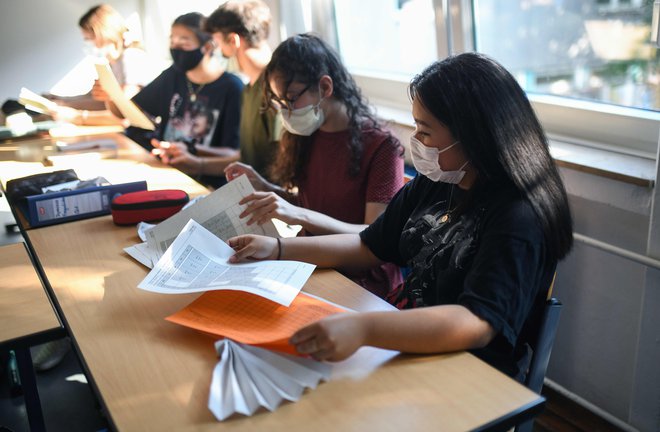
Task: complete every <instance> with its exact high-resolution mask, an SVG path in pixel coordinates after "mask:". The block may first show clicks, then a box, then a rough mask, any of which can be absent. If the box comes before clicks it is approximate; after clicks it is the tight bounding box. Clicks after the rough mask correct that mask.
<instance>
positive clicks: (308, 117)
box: [282, 98, 325, 136]
mask: <svg viewBox="0 0 660 432" xmlns="http://www.w3.org/2000/svg"><path fill="white" fill-rule="evenodd" d="M322 101H323V98H321V100H320V101H319V103H317V104H316V105H307V106H306V107H302V108H298V109H294V110H289V109H286V108H282V126H284V128H285V129H286V130H288V131H289V132H291V133H292V134H294V135H302V136H310V135H311V134H313V133H314V132H316V130H317V129H318V128H320V127H321V125H322V124H323V122H324V121H325V116H324V115H323V110H322V109H321V102H322Z"/></svg>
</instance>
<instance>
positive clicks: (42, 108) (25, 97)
mask: <svg viewBox="0 0 660 432" xmlns="http://www.w3.org/2000/svg"><path fill="white" fill-rule="evenodd" d="M18 101H19V102H20V103H22V104H23V105H24V106H25V107H26V108H27V109H29V110H32V111H36V112H40V113H42V114H48V113H49V112H50V111H54V110H55V109H57V104H56V103H55V102H53V101H51V100H48V99H46V98H45V97H43V96H40V95H38V94H36V93H35V92H33V91H30V90H28V89H26V88H25V87H21V92H20V93H19V95H18Z"/></svg>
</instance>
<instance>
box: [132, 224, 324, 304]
mask: <svg viewBox="0 0 660 432" xmlns="http://www.w3.org/2000/svg"><path fill="white" fill-rule="evenodd" d="M149 232H151V231H149ZM232 255H234V250H233V249H232V248H231V247H229V246H228V245H227V244H226V243H225V242H223V241H222V240H220V239H219V238H218V237H216V236H215V235H213V234H212V233H211V232H209V231H208V230H207V229H205V228H204V227H203V226H201V225H200V224H198V223H197V222H195V221H194V220H191V221H189V222H188V223H187V224H186V226H185V227H184V228H183V230H182V231H181V233H180V234H179V235H178V236H177V238H176V239H175V240H174V242H173V243H172V245H171V246H170V247H169V248H168V249H167V251H165V254H164V255H163V256H162V257H161V258H160V260H158V262H157V263H156V265H155V266H154V268H153V270H152V271H151V272H150V273H149V274H148V275H147V277H146V278H145V279H144V280H143V281H142V282H141V283H140V284H139V285H138V287H139V288H142V289H144V290H147V291H154V292H159V293H165V294H183V293H190V292H199V291H208V290H214V289H230V290H241V291H246V292H249V293H252V294H256V295H260V296H262V297H264V298H267V299H269V300H271V301H274V302H276V303H279V304H281V305H284V306H289V305H290V304H291V302H292V301H293V299H294V298H295V297H296V295H298V293H299V292H300V289H301V288H302V287H303V285H304V284H305V282H306V281H307V279H309V277H310V276H311V274H312V272H313V271H314V268H315V267H316V266H314V265H312V264H307V263H303V262H299V261H257V262H254V263H241V264H231V263H229V262H228V261H227V260H228V259H229V257H231V256H232Z"/></svg>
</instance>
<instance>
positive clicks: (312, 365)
mask: <svg viewBox="0 0 660 432" xmlns="http://www.w3.org/2000/svg"><path fill="white" fill-rule="evenodd" d="M215 348H216V350H217V351H218V355H219V356H220V362H218V364H217V366H216V367H215V369H214V371H213V381H212V382H211V392H210V395H209V409H210V410H211V412H213V414H214V415H215V416H216V417H217V419H218V420H224V419H226V418H227V417H229V416H231V415H232V414H234V413H239V414H244V415H252V414H254V412H255V411H256V410H257V409H259V407H264V408H266V409H268V410H269V411H274V410H275V409H276V408H277V407H278V406H279V405H280V404H281V403H282V401H283V400H284V399H286V400H289V401H297V400H298V399H300V397H301V396H302V393H303V391H304V390H305V388H312V389H314V388H316V386H317V385H318V383H319V381H320V380H324V381H327V380H328V379H329V378H330V366H329V365H328V364H325V363H320V362H317V361H314V360H310V359H304V358H301V357H293V356H286V355H280V354H276V353H273V352H270V351H267V350H264V349H261V348H255V347H252V346H249V345H242V344H239V343H236V342H234V341H231V340H229V339H224V340H221V341H218V342H216V344H215Z"/></svg>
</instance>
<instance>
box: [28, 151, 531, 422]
mask: <svg viewBox="0 0 660 432" xmlns="http://www.w3.org/2000/svg"><path fill="white" fill-rule="evenodd" d="M147 156H148V155H147ZM140 157H141V156H140V155H138V157H137V159H138V160H139V159H140ZM118 162H120V161H118ZM142 162H144V161H142ZM146 163H147V164H148V165H149V166H150V167H151V168H153V169H154V170H147V171H144V172H143V173H142V174H140V175H149V176H151V177H145V178H146V179H147V181H148V182H149V184H150V188H161V187H160V186H159V185H160V184H161V183H159V182H160V181H161V180H162V179H165V180H162V181H164V182H165V183H167V182H170V181H182V182H183V183H180V184H179V188H181V189H184V190H187V191H188V192H189V193H191V194H192V195H195V194H198V193H201V192H202V191H201V190H200V189H203V188H201V186H199V185H197V186H195V185H196V183H195V184H189V183H186V180H185V179H182V178H181V177H185V176H183V174H180V173H178V172H176V171H175V170H171V169H167V168H160V167H158V166H157V165H158V163H157V162H156V164H152V163H149V161H146ZM136 167H137V168H136V170H139V166H137V165H136ZM161 176H163V177H161ZM143 179H144V178H143ZM159 179H160V180H159ZM187 181H188V182H192V180H190V179H188V180H187ZM152 183H153V184H154V185H158V186H155V187H152V186H151V185H152ZM193 183H194V182H193ZM182 185H183V186H182ZM26 235H27V238H28V240H29V242H30V243H31V245H32V248H33V250H34V252H35V254H36V256H37V259H38V261H39V264H40V266H41V267H42V268H43V271H44V274H45V275H46V278H47V279H48V283H49V285H50V287H51V288H52V292H53V293H54V295H55V297H56V299H55V301H56V302H57V303H58V305H59V307H60V309H61V311H62V312H63V314H64V320H65V325H66V326H67V328H68V330H69V332H70V334H71V336H72V338H73V341H74V344H75V346H76V349H77V351H78V353H79V354H80V356H81V360H82V361H83V364H84V366H85V368H86V371H87V372H88V375H89V379H90V383H91V384H92V386H93V387H94V388H95V390H96V392H97V394H98V395H99V397H100V399H101V401H102V403H103V405H104V407H105V408H106V409H107V412H108V414H109V418H110V419H111V421H112V423H113V426H114V427H115V428H116V429H118V430H120V431H145V430H176V431H185V430H239V429H240V430H241V431H243V430H245V431H287V432H288V431H291V430H300V429H302V428H305V429H310V430H314V431H315V432H319V431H365V430H415V431H417V430H433V431H438V430H443V431H465V430H474V429H480V428H482V427H484V426H485V425H492V422H497V421H499V420H501V419H503V418H508V417H510V416H511V415H514V414H516V413H519V412H520V411H524V410H527V409H534V408H535V407H537V408H538V407H539V406H540V404H542V401H543V399H542V398H541V397H540V396H538V395H537V394H535V393H533V392H531V391H529V390H528V389H526V388H525V387H523V386H521V385H520V384H518V383H516V382H514V381H513V380H511V379H510V378H508V377H506V376H505V375H503V374H501V373H500V372H498V371H496V370H495V369H493V368H491V367H490V366H488V365H487V364H485V363H484V362H482V361H481V360H479V359H477V358H476V357H474V356H472V355H471V354H468V353H457V354H449V355H434V356H408V355H397V354H396V353H392V352H389V351H384V350H377V349H374V348H362V349H361V350H360V351H358V353H357V354H356V355H355V356H353V357H352V358H351V359H349V360H347V361H346V362H343V363H342V364H340V365H337V366H335V367H334V370H333V379H331V381H329V382H327V383H323V384H321V385H320V386H319V387H318V388H317V389H315V390H313V391H308V392H307V393H306V394H304V395H303V397H302V398H301V399H300V400H299V401H298V402H296V403H285V404H283V405H282V406H281V407H280V408H279V409H277V410H276V411H275V412H272V413H270V412H266V411H261V412H258V413H257V414H255V415H254V416H252V417H242V416H235V417H233V418H231V419H229V420H226V421H224V422H221V423H219V422H217V421H216V420H215V418H214V417H213V415H212V414H211V412H210V411H209V410H208V408H207V403H208V395H209V386H210V383H211V375H212V371H213V368H214V366H215V364H216V363H217V361H218V358H217V355H216V353H215V350H214V347H213V342H214V340H213V339H212V338H210V337H208V336H205V335H203V334H201V333H198V332H196V331H194V330H191V329H189V328H185V327H181V326H178V325H175V324H173V323H170V322H167V321H165V320H164V318H165V317H166V316H168V315H170V314H172V313H174V312H176V311H178V310H179V309H181V308H183V307H184V306H186V305H187V304H189V303H190V302H192V301H193V300H194V299H195V298H197V297H198V296H199V294H181V295H165V294H157V293H152V292H147V291H143V290H140V289H138V288H137V285H138V283H139V282H140V281H141V280H142V279H143V278H144V277H145V276H146V275H147V272H148V269H146V268H144V267H142V266H141V265H139V264H138V263H136V262H135V261H133V260H132V259H131V258H130V257H129V256H128V255H127V254H126V253H124V252H123V248H125V247H127V246H130V245H133V244H135V243H138V242H139V239H138V237H137V234H136V230H135V228H134V227H118V226H115V225H114V224H113V223H112V220H111V218H110V216H104V217H97V218H93V219H87V220H82V221H76V222H70V223H65V224H60V225H54V226H49V227H43V228H38V229H33V230H29V231H27V232H26ZM304 289H305V291H308V292H311V293H313V294H317V295H320V296H322V297H324V298H327V299H328V300H330V301H333V302H335V303H338V304H341V305H344V306H346V307H349V308H352V309H355V310H358V311H365V310H381V309H384V308H386V307H387V306H386V304H385V303H384V302H383V301H382V300H380V299H378V298H377V297H375V296H373V295H372V294H370V293H369V292H367V291H366V290H363V289H362V288H360V287H359V286H357V285H355V284H354V283H353V282H351V281H350V280H348V279H346V278H344V277H343V276H341V275H340V274H339V273H337V272H335V271H333V270H319V271H316V272H315V273H314V274H313V275H312V277H311V278H310V280H309V281H308V283H307V284H306V286H305V288H304Z"/></svg>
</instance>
